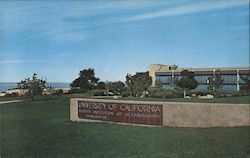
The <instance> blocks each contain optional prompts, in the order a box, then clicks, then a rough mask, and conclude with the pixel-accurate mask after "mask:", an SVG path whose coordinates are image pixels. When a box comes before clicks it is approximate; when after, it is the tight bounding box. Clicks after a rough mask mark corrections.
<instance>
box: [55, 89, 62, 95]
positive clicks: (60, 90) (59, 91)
mask: <svg viewBox="0 0 250 158" xmlns="http://www.w3.org/2000/svg"><path fill="white" fill-rule="evenodd" d="M54 94H57V95H62V94H63V90H62V89H58V90H56V91H55V93H54Z"/></svg>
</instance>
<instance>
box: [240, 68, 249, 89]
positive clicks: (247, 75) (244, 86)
mask: <svg viewBox="0 0 250 158" xmlns="http://www.w3.org/2000/svg"><path fill="white" fill-rule="evenodd" d="M240 78H241V79H242V80H243V81H244V82H245V83H244V84H243V85H241V86H240V91H241V92H250V72H248V73H247V74H246V75H241V76H240Z"/></svg>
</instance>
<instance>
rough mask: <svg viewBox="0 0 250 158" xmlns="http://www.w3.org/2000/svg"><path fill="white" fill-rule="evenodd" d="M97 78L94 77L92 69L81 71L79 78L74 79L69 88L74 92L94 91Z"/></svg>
mask: <svg viewBox="0 0 250 158" xmlns="http://www.w3.org/2000/svg"><path fill="white" fill-rule="evenodd" d="M98 81H99V78H96V77H95V71H94V69H91V68H89V69H83V70H82V71H80V72H79V77H78V78H77V79H75V80H74V81H73V82H72V83H71V84H70V86H71V87H72V88H73V89H74V90H79V91H80V92H86V91H88V90H91V89H95V88H96V86H97V83H98Z"/></svg>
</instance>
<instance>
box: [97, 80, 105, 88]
mask: <svg viewBox="0 0 250 158" xmlns="http://www.w3.org/2000/svg"><path fill="white" fill-rule="evenodd" d="M96 89H102V90H105V89H106V84H105V83H104V82H102V81H101V82H98V83H97V86H96Z"/></svg>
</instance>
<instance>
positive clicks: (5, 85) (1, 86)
mask: <svg viewBox="0 0 250 158" xmlns="http://www.w3.org/2000/svg"><path fill="white" fill-rule="evenodd" d="M48 85H50V86H51V87H53V88H68V87H69V86H70V82H48ZM12 88H17V82H0V93H1V92H6V91H7V90H8V89H12Z"/></svg>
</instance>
